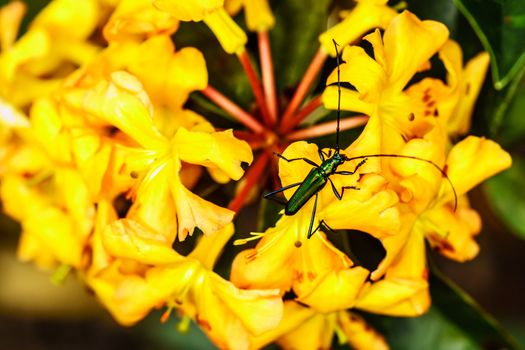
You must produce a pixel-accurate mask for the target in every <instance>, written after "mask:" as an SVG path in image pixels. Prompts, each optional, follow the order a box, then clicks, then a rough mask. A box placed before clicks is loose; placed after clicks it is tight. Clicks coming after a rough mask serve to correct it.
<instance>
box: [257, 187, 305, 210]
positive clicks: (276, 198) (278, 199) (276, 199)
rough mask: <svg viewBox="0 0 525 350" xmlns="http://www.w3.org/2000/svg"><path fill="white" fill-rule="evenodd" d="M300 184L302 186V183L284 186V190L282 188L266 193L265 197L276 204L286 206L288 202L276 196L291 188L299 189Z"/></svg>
mask: <svg viewBox="0 0 525 350" xmlns="http://www.w3.org/2000/svg"><path fill="white" fill-rule="evenodd" d="M300 184H302V182H296V183H294V184H291V185H288V186H284V187H283V188H280V189H278V190H275V191H272V192H268V193H266V194H265V195H264V196H263V197H264V198H266V199H271V200H273V201H275V202H277V203H279V204H284V205H286V201H285V200H283V199H282V198H279V197H276V196H275V195H276V194H278V193H281V192H284V191H286V190H287V189H290V188H293V187H297V186H299V185H300Z"/></svg>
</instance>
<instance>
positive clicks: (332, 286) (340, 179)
mask: <svg viewBox="0 0 525 350" xmlns="http://www.w3.org/2000/svg"><path fill="white" fill-rule="evenodd" d="M345 154H346V155H347V156H349V157H351V156H352V154H349V153H346V152H345ZM283 156H284V157H287V158H296V157H306V158H309V159H315V158H316V157H319V156H318V152H317V147H316V146H315V145H313V144H307V143H306V142H296V143H293V144H291V145H290V146H289V147H288V148H287V149H286V150H285V152H284V154H283ZM355 166H356V165H355V164H353V165H351V164H344V165H342V166H341V170H346V171H353V170H354V168H355ZM279 168H280V177H281V181H282V185H283V186H287V185H290V184H292V183H297V182H300V181H302V180H303V179H304V177H305V176H306V174H307V173H308V172H309V171H310V169H311V165H309V164H307V163H305V162H293V163H289V162H286V161H284V160H280V164H279ZM356 175H357V174H356ZM332 181H333V182H334V185H335V186H336V188H338V189H340V188H342V186H343V185H345V186H348V185H357V186H358V187H359V188H360V189H359V190H355V191H352V192H348V190H347V192H345V193H344V196H343V198H342V199H341V200H338V199H337V198H336V197H335V196H334V193H333V191H332V189H331V188H328V187H330V186H327V187H326V188H324V189H322V190H321V191H320V192H319V201H318V206H317V213H316V217H315V219H314V225H315V226H317V224H318V222H319V221H320V220H324V221H325V222H326V224H327V225H329V226H330V227H331V228H333V229H356V230H360V231H364V232H369V233H371V234H372V235H374V236H377V237H380V238H385V237H390V236H392V235H395V234H396V233H397V230H398V228H399V224H400V222H399V217H398V211H397V208H396V207H395V206H396V204H397V196H396V195H395V193H394V192H393V191H391V190H387V189H385V186H386V182H385V181H384V179H383V178H382V177H381V176H379V175H375V174H369V175H366V176H363V177H362V178H361V179H360V180H357V179H356V177H351V176H343V175H334V176H332ZM290 194H291V191H287V192H285V195H286V196H289V195H290ZM313 201H314V200H313V198H312V199H311V200H310V201H309V202H308V203H307V204H306V205H305V206H304V207H303V208H302V209H301V210H299V212H298V213H296V214H294V215H293V216H284V217H282V218H281V219H280V220H279V221H278V222H277V224H276V226H275V227H274V228H270V229H268V230H267V231H266V232H265V233H263V234H254V235H255V237H256V238H259V237H262V239H261V241H260V242H259V243H258V244H257V246H256V247H255V248H254V249H251V250H247V251H244V252H242V253H241V254H239V255H238V256H237V257H236V259H235V260H234V263H233V266H232V275H231V280H232V281H233V282H234V283H235V284H236V285H238V286H241V287H245V288H254V287H256V288H279V289H280V290H281V292H282V293H284V292H285V291H288V290H289V289H292V290H293V291H294V293H295V294H296V295H297V300H299V301H301V302H302V303H304V304H307V305H309V306H311V307H312V308H314V309H316V310H318V311H320V312H331V311H334V310H341V309H345V308H350V307H352V306H353V305H354V304H355V298H356V296H357V294H358V293H359V291H360V288H361V286H362V285H363V283H364V282H365V281H366V279H367V277H368V275H369V271H368V270H366V269H364V268H363V267H360V266H354V263H353V262H352V261H351V260H350V259H349V258H348V257H347V256H346V255H345V254H344V253H342V252H341V251H339V250H338V249H337V248H335V247H334V246H333V245H332V244H331V243H330V242H328V240H327V239H326V236H325V234H324V233H322V232H320V233H318V234H316V235H315V237H312V238H311V239H309V240H307V239H305V236H306V234H307V232H308V227H309V225H310V220H311V213H312V209H313ZM315 226H314V227H315ZM240 241H241V242H242V241H243V240H240Z"/></svg>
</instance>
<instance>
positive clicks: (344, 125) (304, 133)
mask: <svg viewBox="0 0 525 350" xmlns="http://www.w3.org/2000/svg"><path fill="white" fill-rule="evenodd" d="M367 121H368V117H367V116H365V115H360V116H355V117H349V118H345V119H341V122H340V125H339V128H340V131H344V130H349V129H352V128H357V127H358V126H361V125H365V124H366V122H367ZM336 125H337V120H333V121H331V122H327V123H323V124H318V125H315V126H311V127H309V128H306V129H301V130H298V131H295V132H293V133H290V134H288V135H287V138H288V140H290V141H296V140H304V139H311V138H314V137H319V136H324V135H329V134H333V133H334V130H335V128H336Z"/></svg>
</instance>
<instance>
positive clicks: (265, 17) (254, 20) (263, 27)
mask: <svg viewBox="0 0 525 350" xmlns="http://www.w3.org/2000/svg"><path fill="white" fill-rule="evenodd" d="M244 11H245V16H246V26H247V27H248V29H249V30H251V31H252V32H254V31H257V32H266V31H268V30H270V29H271V28H272V27H273V26H274V24H275V17H274V16H273V13H272V10H271V9H270V5H269V4H268V0H245V1H244Z"/></svg>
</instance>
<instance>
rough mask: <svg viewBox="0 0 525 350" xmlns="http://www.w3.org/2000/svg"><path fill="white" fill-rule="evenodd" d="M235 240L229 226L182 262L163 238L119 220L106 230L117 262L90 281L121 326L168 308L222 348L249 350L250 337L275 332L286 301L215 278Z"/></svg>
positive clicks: (108, 245) (105, 237)
mask: <svg viewBox="0 0 525 350" xmlns="http://www.w3.org/2000/svg"><path fill="white" fill-rule="evenodd" d="M232 234H233V225H228V226H226V227H225V228H224V229H223V230H221V231H220V232H216V233H214V235H212V236H210V237H202V238H201V240H200V241H199V243H198V244H197V247H196V248H195V250H194V251H193V252H192V253H191V254H190V255H189V256H188V257H183V256H180V255H179V254H178V253H176V252H175V251H174V250H173V249H172V248H171V244H172V242H171V241H169V240H167V239H166V237H165V236H164V235H162V234H160V233H157V232H154V231H152V230H150V229H148V228H147V227H145V226H142V225H140V224H138V223H136V222H134V221H132V220H127V219H124V220H119V221H117V222H114V223H113V224H111V225H109V226H107V227H106V230H105V231H104V233H103V238H102V241H103V244H104V247H105V249H106V250H107V252H108V253H109V254H110V255H111V256H112V257H113V258H115V259H116V260H115V262H114V263H113V265H112V266H110V267H108V268H107V269H105V270H103V271H102V272H100V273H98V274H96V275H93V276H88V278H87V281H88V283H89V285H90V286H91V287H92V288H93V289H94V290H95V292H96V293H97V295H98V297H99V298H100V299H101V301H102V302H103V303H104V304H105V305H106V307H108V309H109V310H110V311H111V313H112V315H113V316H114V317H115V318H116V319H117V320H118V321H119V322H121V323H123V324H128V325H129V324H133V323H136V322H137V321H139V320H140V319H142V318H143V317H144V316H145V315H146V314H147V313H148V312H149V311H150V310H151V309H152V308H153V307H159V306H162V305H167V306H168V308H169V310H171V308H175V309H178V310H179V311H181V312H182V313H183V314H184V315H185V316H188V317H191V318H192V319H194V320H195V321H196V322H197V323H198V324H199V325H200V326H201V327H202V329H203V331H204V332H205V333H206V334H207V335H208V336H209V337H210V338H211V339H212V340H213V341H214V342H215V344H217V345H218V346H219V347H225V348H235V349H237V348H238V349H243V348H247V346H248V339H249V336H250V335H259V334H262V333H264V332H266V331H268V330H270V329H273V328H274V327H275V326H277V324H278V323H279V321H280V319H281V314H282V301H281V299H280V297H279V296H278V291H277V290H250V291H247V290H241V289H238V288H236V287H234V286H233V285H232V284H231V283H229V282H227V281H225V280H223V279H222V278H221V277H219V276H218V275H217V274H215V273H214V272H212V270H211V269H212V267H213V265H214V264H215V261H216V259H217V257H218V255H219V253H220V252H221V249H220V248H221V247H223V246H224V244H225V243H226V242H227V241H228V239H229V238H230V237H231V235H232ZM210 240H211V241H210ZM210 247H213V249H212V250H210V249H209V248H210Z"/></svg>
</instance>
